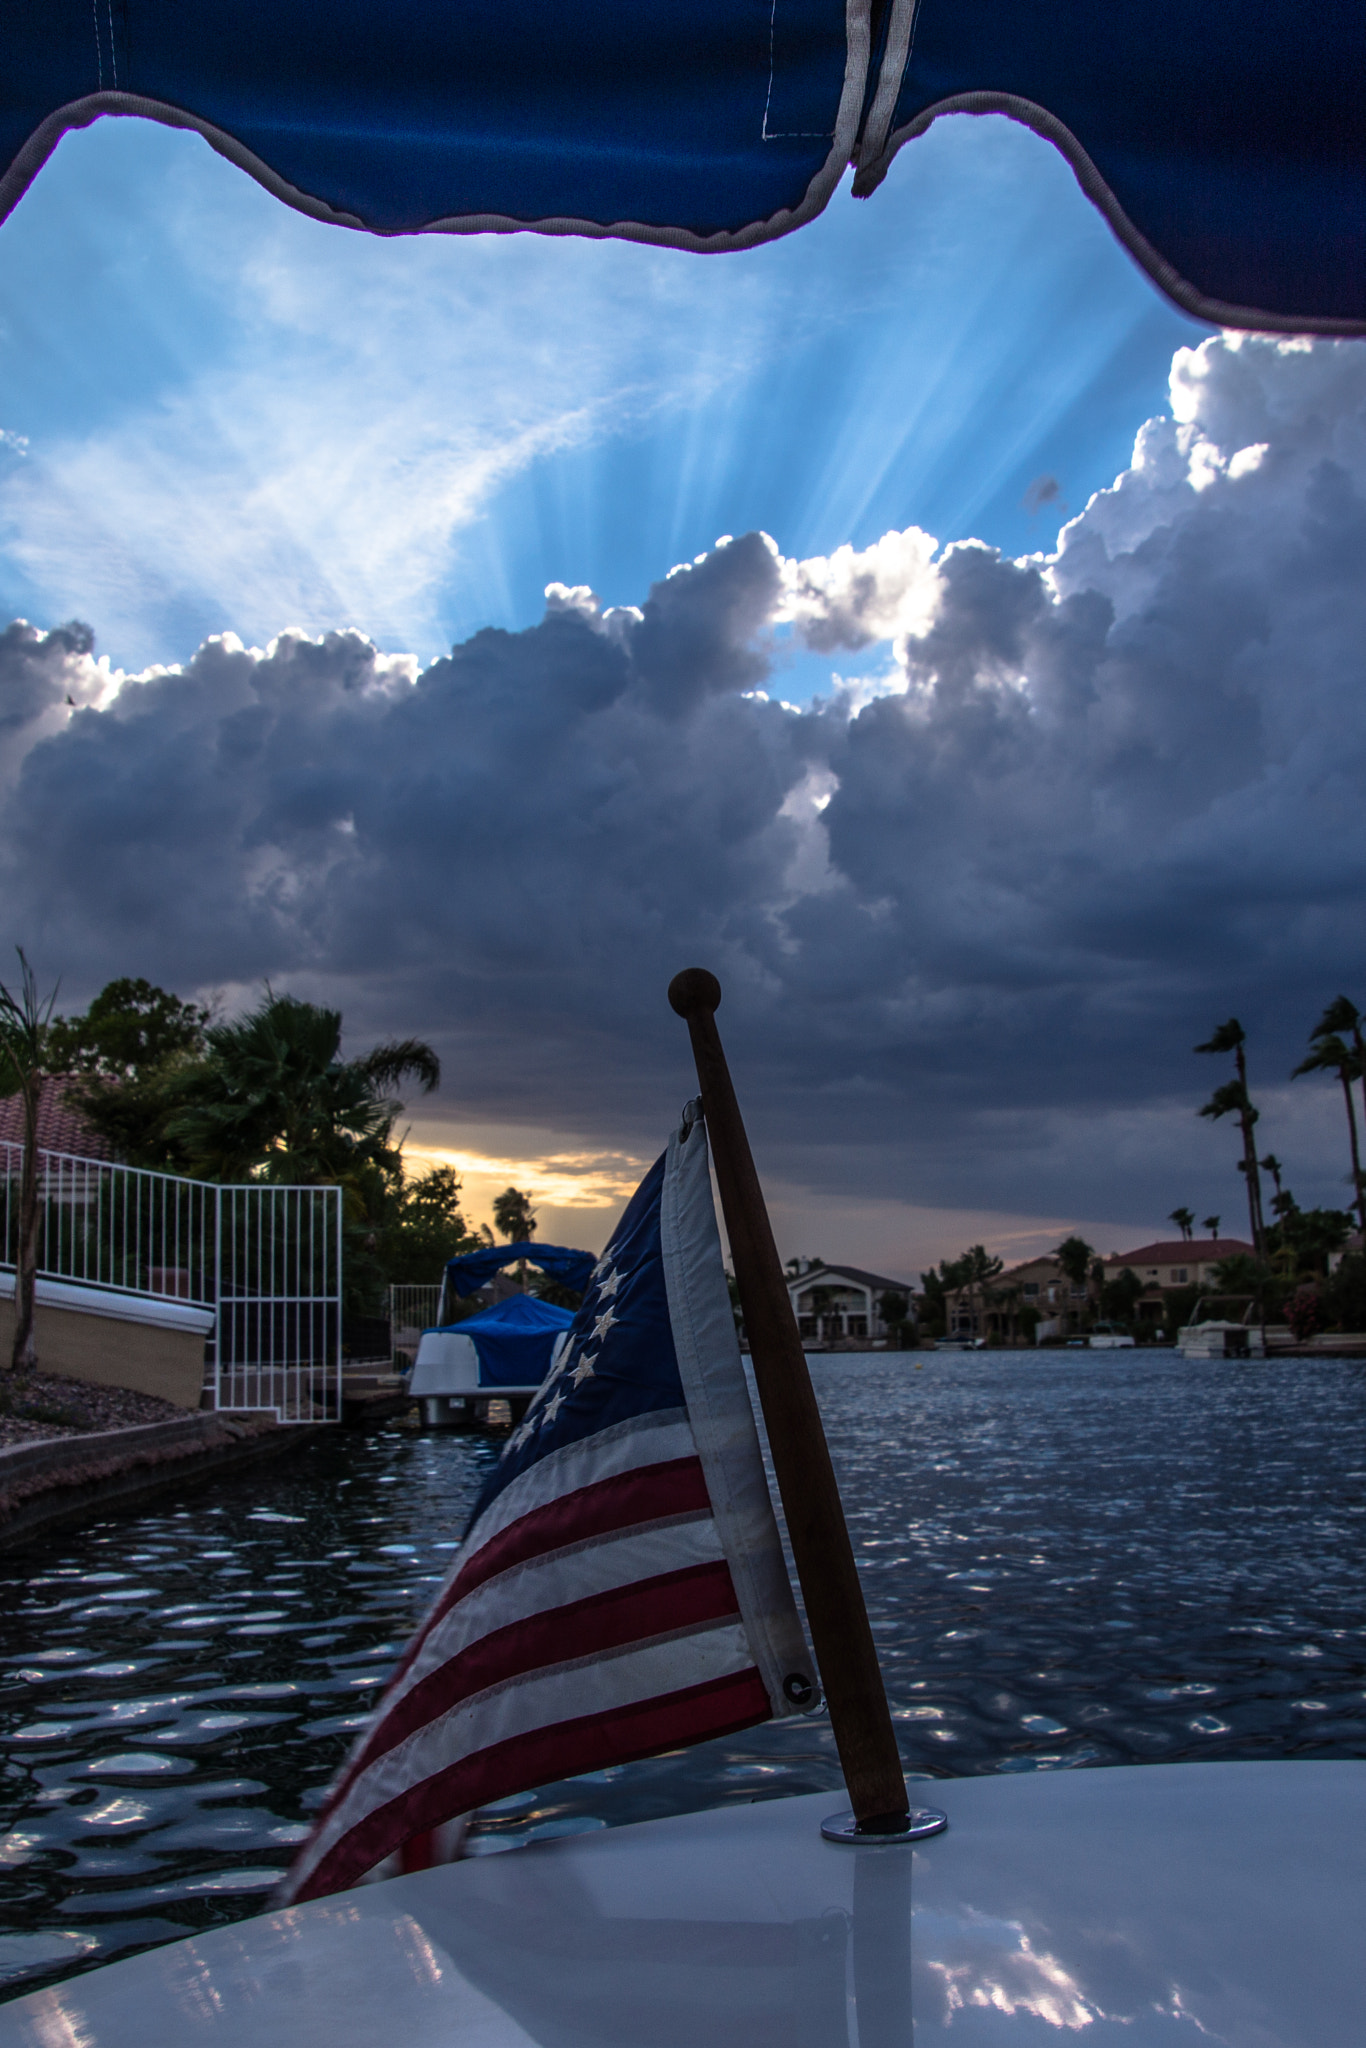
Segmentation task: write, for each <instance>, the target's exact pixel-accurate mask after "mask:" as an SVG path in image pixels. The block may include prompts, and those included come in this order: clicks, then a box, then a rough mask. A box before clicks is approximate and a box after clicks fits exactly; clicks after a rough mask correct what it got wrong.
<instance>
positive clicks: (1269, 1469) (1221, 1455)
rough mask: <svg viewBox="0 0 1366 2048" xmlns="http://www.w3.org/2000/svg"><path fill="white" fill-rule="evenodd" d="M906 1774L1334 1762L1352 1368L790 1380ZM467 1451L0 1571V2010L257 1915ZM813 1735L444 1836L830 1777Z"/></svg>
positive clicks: (441, 1552)
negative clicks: (42, 1989)
mask: <svg viewBox="0 0 1366 2048" xmlns="http://www.w3.org/2000/svg"><path fill="white" fill-rule="evenodd" d="M813 1373H814V1377H815V1379H816V1383H817V1387H818V1390H819V1393H820V1397H821V1404H822V1408H823V1410H824V1413H825V1417H826V1423H827V1428H828V1431H829V1435H830V1441H831V1447H832V1450H833V1453H834V1457H835V1462H836V1465H837V1468H838V1470H839V1473H840V1480H841V1486H842V1489H843V1492H844V1497H845V1502H846V1507H847V1510H848V1514H849V1521H850V1527H851V1530H852V1533H853V1537H854V1542H855V1546H856V1549H857V1551H858V1555H859V1561H860V1566H861V1569H862V1573H863V1582H864V1587H865V1591H866V1595H867V1600H868V1607H869V1612H870V1614H871V1617H872V1621H873V1626H874V1629H875V1631H876V1633H877V1639H878V1645H879V1650H880V1653H881V1656H882V1663H883V1670H884V1672H885V1674H886V1679H887V1686H888V1693H889V1696H890V1698H891V1702H892V1709H893V1713H894V1715H895V1718H896V1726H897V1731H898V1736H899V1739H900V1742H901V1747H902V1754H903V1757H904V1759H905V1762H906V1766H907V1768H908V1770H910V1771H913V1772H917V1773H920V1774H923V1775H926V1776H934V1777H945V1776H956V1775H961V1774H965V1773H975V1772H982V1771H1002V1770H1005V1771H1011V1770H1040V1769H1059V1768H1066V1767H1071V1766H1077V1765H1104V1764H1111V1763H1134V1762H1144V1761H1149V1760H1151V1761H1154V1762H1164V1763H1170V1762H1174V1761H1178V1760H1182V1759H1186V1758H1201V1759H1208V1758H1215V1757H1257V1756H1363V1755H1366V1597H1363V1594H1364V1593H1366V1584H1364V1581H1366V1569H1364V1567H1366V1555H1364V1553H1366V1435H1364V1433H1363V1414H1364V1413H1366V1369H1363V1367H1361V1366H1360V1365H1357V1364H1354V1363H1350V1362H1344V1361H1339V1360H1321V1359H1312V1360H1310V1359H1301V1360H1294V1361H1286V1362H1278V1363H1272V1364H1251V1365H1223V1364H1216V1363H1209V1364H1205V1363H1186V1362H1185V1361H1182V1360H1180V1359H1178V1358H1175V1357H1173V1356H1172V1355H1171V1354H1169V1353H1138V1354H1135V1353H1124V1352H1119V1353H1111V1354H1096V1355H1089V1354H1086V1353H1077V1352H1071V1353H1068V1352H1044V1353H1019V1354H1011V1353H991V1354H985V1355H983V1354H975V1355H974V1354H961V1353H960V1354H954V1353H941V1354H937V1355H933V1356H929V1357H926V1359H925V1361H924V1364H923V1368H922V1369H920V1370H917V1369H916V1364H915V1359H914V1358H913V1357H912V1356H911V1355H909V1354H901V1355H896V1356H893V1357H887V1356H885V1355H883V1356H875V1357H867V1358H860V1357H855V1356H849V1355H843V1356H833V1357H826V1358H818V1359H815V1360H813ZM495 1456H496V1447H494V1446H490V1445H489V1444H487V1443H483V1442H481V1441H478V1440H474V1439H469V1438H464V1437H454V1436H422V1435H419V1434H418V1433H417V1432H416V1431H413V1430H403V1429H394V1430H391V1431H388V1432H385V1433H383V1434H380V1435H376V1436H370V1437H362V1436H354V1435H349V1434H346V1435H342V1434H337V1435H333V1436H329V1437H328V1438H327V1439H326V1440H325V1441H324V1442H322V1443H320V1444H317V1445H315V1446H313V1447H312V1448H310V1449H308V1450H306V1451H304V1452H303V1453H301V1454H300V1455H299V1456H297V1457H295V1458H292V1459H289V1460H286V1461H284V1462H282V1463H279V1464H275V1465H266V1466H263V1467H260V1468H258V1469H257V1470H256V1471H254V1472H247V1473H244V1474H242V1475H241V1476H240V1477H238V1478H236V1479H233V1480H223V1481H219V1482H217V1483H216V1484H214V1485H213V1486H211V1487H208V1488H206V1489H205V1490H204V1491H203V1492H201V1493H198V1494H196V1495H193V1496H190V1497H188V1498H186V1499H183V1500H182V1499H177V1498H175V1497H172V1498H171V1499H170V1502H169V1504H168V1505H165V1506H162V1507H159V1508H158V1509H157V1511H156V1512H154V1513H147V1514H140V1515H132V1514H128V1515H121V1516H118V1517H113V1518H110V1519H109V1520H107V1521H104V1522H102V1523H99V1524H95V1525H91V1526H89V1527H87V1528H85V1529H83V1530H80V1531H77V1532H74V1533H71V1534H57V1535H55V1536H53V1537H51V1538H49V1539H48V1540H47V1541H46V1542H43V1543H40V1544H37V1545H35V1546H34V1547H33V1548H32V1549H31V1550H30V1551H27V1552H23V1553H13V1554H11V1555H9V1556H5V1557H0V1825H3V1828H4V1832H3V1834H2V1835H0V1995H13V1994H14V1993H16V1992H18V1991H21V1990H31V1989H33V1988H35V1987H36V1986H37V1985H39V1984H41V1983H44V1982H48V1981H52V1980H53V1979H55V1978H57V1977H61V1976H66V1975H69V1974H71V1973H72V1972H73V1971H76V1970H81V1969H85V1968H89V1967H91V1966H92V1965H93V1964H95V1963H98V1962H101V1961H106V1960H108V1959H109V1958H111V1957H112V1956H115V1955H120V1954H127V1953H131V1952H132V1951H133V1950H135V1949H138V1948H142V1947H146V1946H148V1945H149V1944H151V1943H154V1942H158V1941H165V1940H171V1939H174V1938H175V1937H177V1936H178V1935H181V1934H185V1933H188V1932H190V1931H192V1930H194V1929H196V1928H202V1927H205V1926H212V1925H215V1924H217V1923H219V1922H221V1921H224V1920H230V1919H237V1918H241V1917H242V1916H243V1915H245V1914H248V1913H251V1912H254V1911H257V1910H259V1908H260V1907H261V1906H262V1904H263V1903H264V1898H265V1894H266V1892H267V1891H268V1889H269V1887H270V1886H271V1884H273V1882H274V1881H275V1878H276V1877H277V1875H278V1873H279V1872H280V1870H281V1869H283V1867H284V1866H285V1865H286V1864H287V1862H288V1861H289V1858H290V1856H291V1854H292V1851H293V1846H294V1844H295V1843H296V1842H297V1841H298V1840H299V1839H300V1838H301V1836H302V1834H303V1833H304V1831H305V1829H306V1828H307V1825H308V1820H309V1816H310V1814H311V1812H312V1811H313V1810H314V1808H315V1807H316V1805H317V1803H318V1801H319V1799H320V1798H321V1796H322V1793H323V1789H324V1787H325V1785H326V1782H327V1780H328V1778H329V1776H330V1775H331V1772H332V1771H333V1769H334V1768H335V1766H336V1764H337V1762H338V1761H339V1759H340V1757H341V1756H342V1754H343V1753H344V1751H345V1749H346V1747H347V1745H348V1743H349V1741H350V1740H351V1738H352V1736H353V1734H354V1731H355V1729H356V1727H357V1726H359V1725H360V1723H361V1721H362V1720H363V1719H364V1716H365V1712H366V1707H367V1702H368V1701H369V1700H370V1699H371V1698H372V1697H373V1695H374V1692H375V1689H376V1688H377V1687H378V1686H379V1685H380V1684H381V1683H382V1682H383V1679H384V1677H385V1674H386V1672H387V1670H388V1669H389V1666H390V1664H391V1662H392V1660H393V1658H394V1656H395V1654H396V1652H397V1649H398V1647H399V1645H400V1644H401V1642H402V1640H403V1638H404V1636H405V1635H406V1634H407V1632H408V1629H409V1628H410V1626H411V1625H412V1622H413V1621H414V1620H415V1619H416V1617H417V1616H418V1615H419V1613H420V1612H421V1610H422V1608H423V1607H424V1605H425V1604H426V1602H427V1600H428V1599H429V1598H430V1597H431V1594H432V1592H433V1589H434V1588H435V1586H436V1585H437V1583H438V1582H439V1580H440V1579H441V1577H442V1576H444V1573H445V1571H446V1569H447V1567H448V1564H449V1561H450V1558H451V1555H452V1552H453V1549H454V1545H455V1542H456V1539H457V1537H458V1535H459V1531H460V1529H461V1527H462V1525H463V1521H464V1518H465V1515H466V1514H467V1512H468V1508H469V1504H470V1502H471V1501H472V1499H473V1496H474V1494H475V1492H476V1490H477V1488H478V1485H479V1482H480V1479H481V1476H482V1474H483V1472H484V1471H485V1470H487V1468H488V1465H489V1463H490V1461H491V1460H492V1458H493V1457H495ZM839 1784H840V1779H839V1772H838V1767H837V1765H836V1762H835V1757H834V1750H833V1745H832V1742H831V1737H830V1730H829V1726H828V1723H827V1722H826V1721H825V1720H824V1718H823V1717H821V1716H813V1717H810V1718H803V1719H798V1720H793V1721H788V1722H785V1723H783V1724H781V1725H780V1726H775V1727H769V1728H760V1729H756V1730H753V1731H751V1732H750V1733H749V1734H746V1735H742V1736H738V1737H731V1738H729V1739H727V1740H725V1741H722V1742H718V1743H710V1744H707V1745H705V1746H703V1747H701V1748H699V1749H695V1750H689V1751H681V1752H678V1753H676V1754H674V1755H672V1756H667V1757H662V1758H658V1759H655V1760H653V1761H650V1762H647V1763H642V1764H634V1765H630V1766H627V1767H625V1768H622V1769H619V1770H613V1771H603V1772H596V1773H593V1774H592V1775H591V1776H590V1777H587V1778H578V1779H574V1780H569V1781H565V1782H564V1783H561V1784H556V1785H544V1786H541V1787H539V1788H537V1789H536V1790H535V1791H534V1792H530V1793H528V1794H527V1795H526V1796H525V1797H523V1798H519V1799H513V1800H508V1801H504V1802H502V1804H501V1805H500V1806H499V1807H498V1808H496V1809H488V1810H487V1811H486V1812H485V1814H484V1815H483V1816H481V1818H480V1820H479V1822H478V1823H477V1824H476V1827H475V1829H474V1832H473V1835H472V1838H471V1847H472V1848H473V1849H474V1850H475V1851H476V1852H477V1853H484V1854H487V1853H491V1852H493V1851H495V1850H501V1849H504V1848H508V1847H513V1846H516V1845H517V1844H519V1843H521V1842H523V1841H528V1840H536V1839H540V1838H543V1837H545V1836H547V1835H554V1834H561V1833H566V1832H570V1831H582V1830H585V1829H590V1828H595V1827H602V1826H611V1825H616V1824H618V1823H620V1822H623V1821H630V1820H638V1819H644V1818H650V1817H654V1816H656V1815H660V1814H666V1813H677V1812H683V1811H687V1810H690V1809H694V1808H698V1807H703V1806H713V1805H717V1804H720V1803H721V1802H723V1801H727V1800H751V1799H755V1798H768V1797H775V1796H779V1795H781V1794H785V1793H791V1792H802V1791H812V1790H820V1789H830V1790H831V1791H832V1792H834V1791H836V1788H838V1787H839Z"/></svg>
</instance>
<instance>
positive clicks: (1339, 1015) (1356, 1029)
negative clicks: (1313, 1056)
mask: <svg viewBox="0 0 1366 2048" xmlns="http://www.w3.org/2000/svg"><path fill="white" fill-rule="evenodd" d="M1363 1024H1366V1016H1363V1015H1362V1013H1361V1011H1360V1010H1359V1009H1358V1008H1357V1006H1356V1004H1355V1003H1354V1002H1352V1001H1351V1000H1350V999H1349V998H1348V997H1347V996H1334V998H1333V1000H1332V1002H1331V1003H1330V1004H1329V1005H1328V1008H1327V1009H1326V1010H1325V1011H1324V1013H1323V1015H1322V1016H1321V1017H1320V1018H1319V1021H1318V1024H1317V1025H1316V1027H1315V1029H1314V1030H1313V1031H1312V1032H1311V1033H1310V1034H1309V1035H1310V1037H1311V1039H1312V1038H1323V1037H1325V1036H1326V1035H1327V1034H1328V1033H1329V1032H1330V1031H1335V1032H1337V1033H1338V1035H1339V1037H1342V1036H1346V1037H1349V1038H1350V1039H1351V1041H1352V1051H1353V1052H1354V1053H1355V1054H1356V1056H1357V1075H1358V1078H1359V1079H1360V1082H1361V1102H1362V1107H1363V1109H1366V1036H1364V1035H1363V1033H1362V1028H1361V1027H1362V1025H1363Z"/></svg>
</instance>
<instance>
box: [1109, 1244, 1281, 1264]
mask: <svg viewBox="0 0 1366 2048" xmlns="http://www.w3.org/2000/svg"><path fill="white" fill-rule="evenodd" d="M1240 1252H1241V1253H1243V1254H1244V1255H1245V1256H1246V1257H1248V1258H1251V1256H1252V1246H1251V1245H1250V1244H1245V1243H1244V1242H1243V1240H1242V1238H1241V1237H1191V1238H1180V1237H1177V1238H1170V1237H1168V1238H1164V1239H1163V1240H1162V1242H1161V1243H1160V1244H1141V1245H1140V1246H1139V1248H1138V1250H1137V1251H1136V1252H1107V1253H1106V1254H1105V1264H1106V1265H1107V1266H1207V1265H1208V1264H1209V1263H1210V1261H1211V1260H1213V1259H1236V1258H1237V1257H1238V1255H1239V1253H1240Z"/></svg>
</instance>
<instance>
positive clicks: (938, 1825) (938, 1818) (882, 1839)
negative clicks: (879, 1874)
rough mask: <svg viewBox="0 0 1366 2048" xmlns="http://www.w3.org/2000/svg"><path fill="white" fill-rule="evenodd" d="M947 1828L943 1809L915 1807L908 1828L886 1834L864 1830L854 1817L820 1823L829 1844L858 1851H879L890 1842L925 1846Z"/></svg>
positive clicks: (839, 1816)
mask: <svg viewBox="0 0 1366 2048" xmlns="http://www.w3.org/2000/svg"><path fill="white" fill-rule="evenodd" d="M948 1824H949V1817H948V1815H947V1814H946V1813H945V1812H944V1811H943V1810H942V1809H941V1808H940V1807H938V1806H913V1807H912V1808H911V1811H910V1812H909V1813H908V1814H907V1815H906V1824H905V1826H904V1827H899V1828H894V1829H892V1830H890V1831H889V1832H886V1833H884V1832H883V1831H882V1830H881V1829H876V1828H861V1827H860V1826H859V1824H858V1822H857V1821H856V1820H855V1818H854V1816H853V1814H852V1813H832V1814H831V1816H830V1818H829V1820H823V1821H822V1822H821V1833H822V1834H823V1835H824V1837H825V1839H826V1841H827V1842H852V1843H853V1844H854V1845H855V1847H856V1848H860V1849H877V1848H880V1847H882V1845H883V1844H884V1843H889V1842H923V1841H924V1840H925V1839H926V1837H927V1836H929V1835H942V1834H943V1832H944V1830H945V1828H946V1827H947V1826H948Z"/></svg>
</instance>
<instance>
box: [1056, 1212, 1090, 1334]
mask: <svg viewBox="0 0 1366 2048" xmlns="http://www.w3.org/2000/svg"><path fill="white" fill-rule="evenodd" d="M1053 1256H1054V1258H1055V1259H1056V1260H1057V1262H1058V1264H1059V1265H1060V1266H1061V1267H1062V1270H1063V1272H1064V1273H1065V1274H1066V1275H1067V1277H1068V1279H1069V1280H1070V1281H1071V1283H1072V1285H1073V1286H1074V1287H1084V1286H1085V1285H1086V1281H1087V1277H1088V1276H1089V1274H1090V1271H1091V1261H1092V1259H1093V1258H1094V1257H1095V1250H1094V1247H1093V1246H1091V1245H1089V1244H1088V1243H1087V1242H1086V1239H1085V1238H1084V1237H1078V1236H1077V1235H1076V1233H1075V1232H1074V1233H1073V1235H1072V1236H1071V1237H1065V1238H1064V1239H1063V1241H1062V1243H1061V1244H1060V1245H1058V1246H1057V1247H1056V1249H1055V1250H1054V1253H1053ZM1066 1313H1067V1314H1068V1315H1070V1314H1071V1313H1072V1311H1071V1310H1070V1309H1068V1310H1067V1311H1066Z"/></svg>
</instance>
